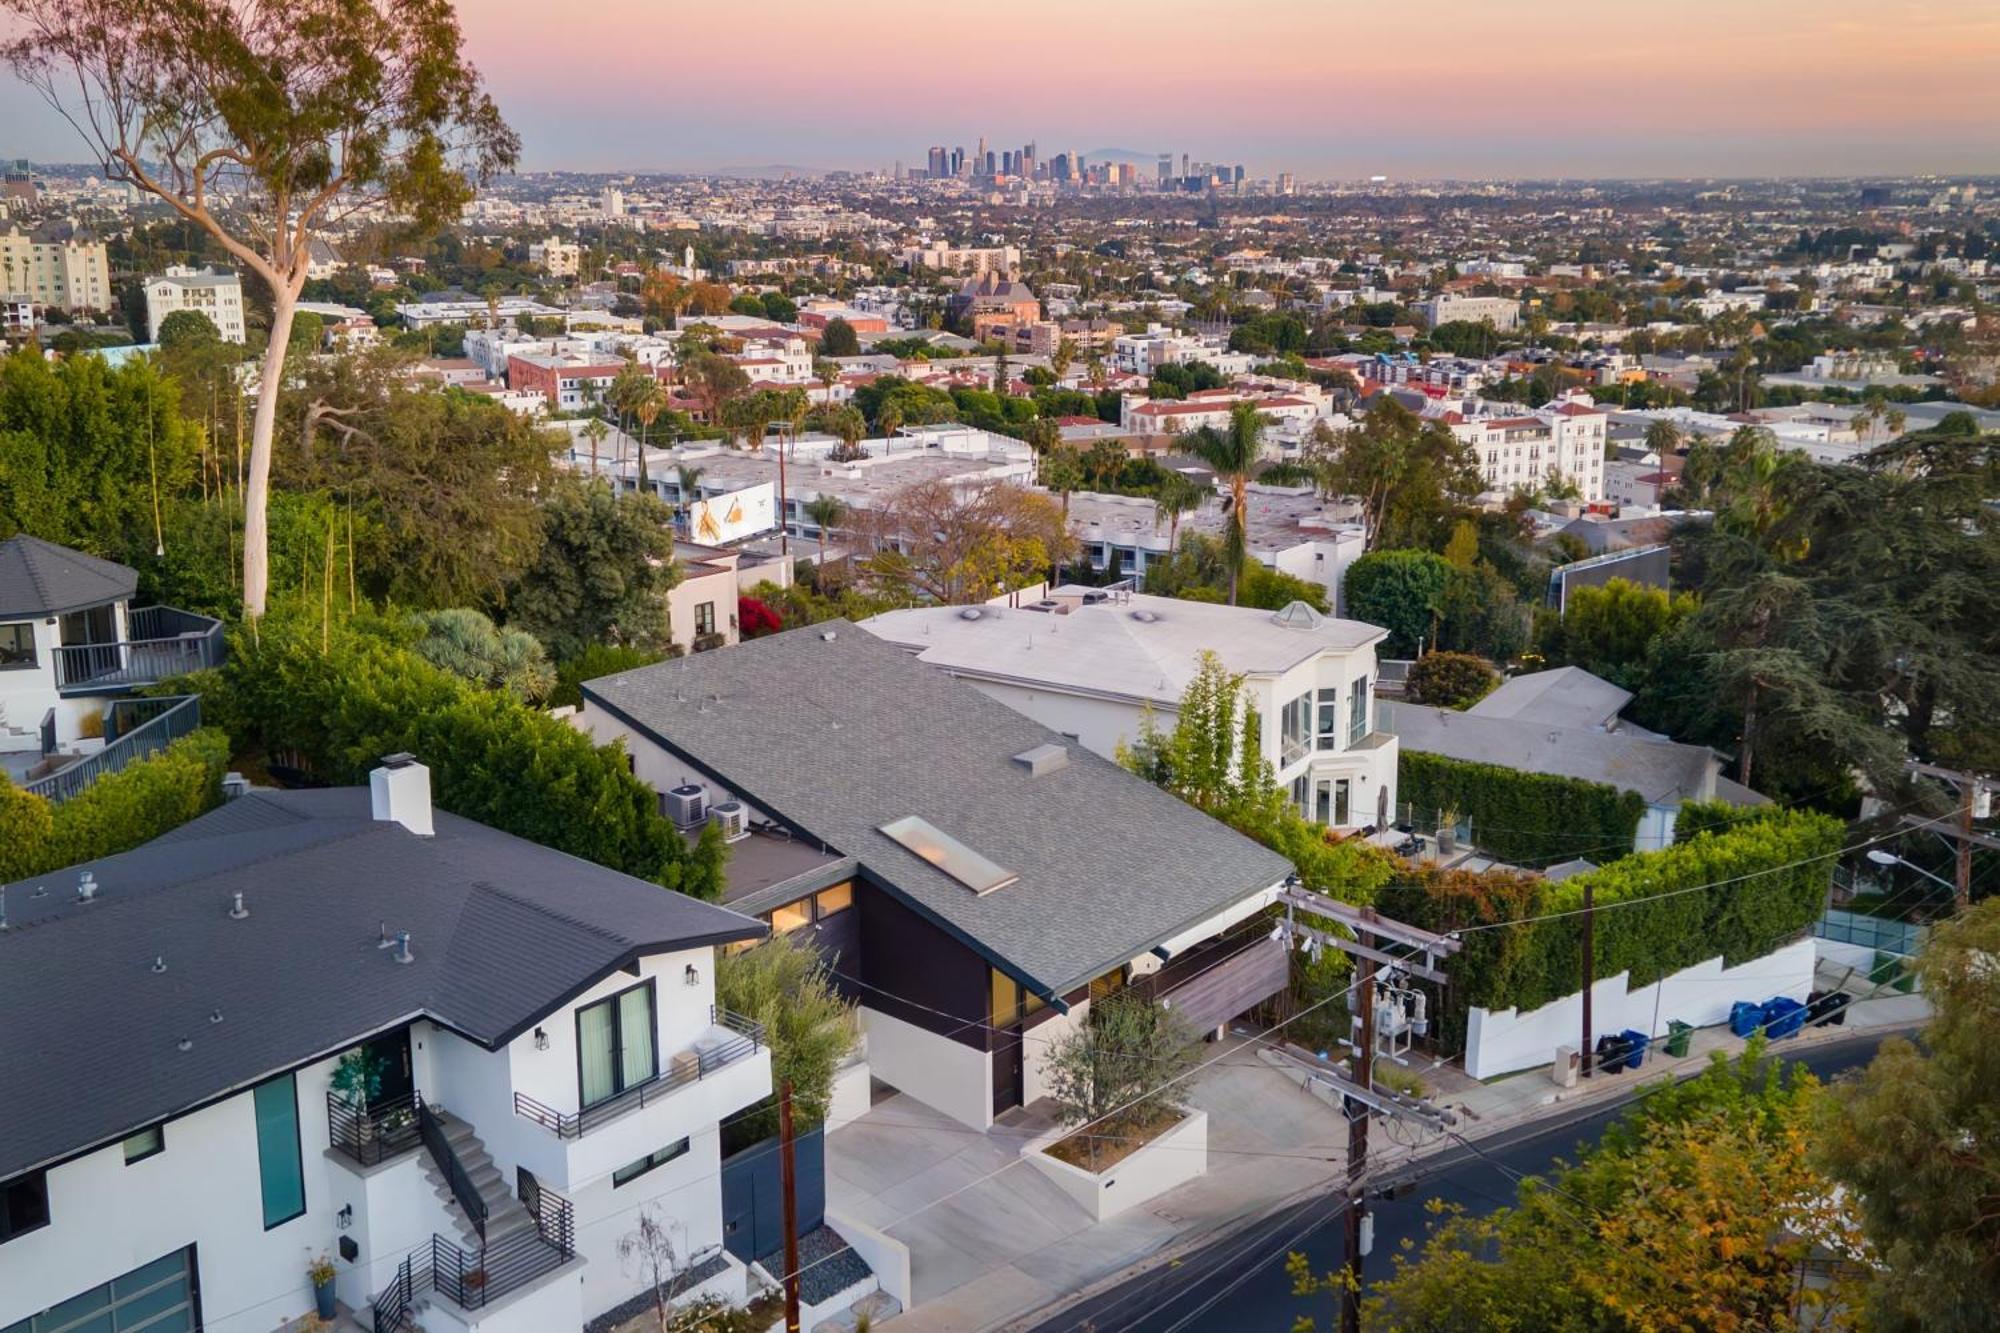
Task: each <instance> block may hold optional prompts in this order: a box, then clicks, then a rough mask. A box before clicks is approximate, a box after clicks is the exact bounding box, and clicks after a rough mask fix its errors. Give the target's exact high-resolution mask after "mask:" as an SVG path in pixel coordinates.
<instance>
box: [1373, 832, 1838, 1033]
mask: <svg viewBox="0 0 2000 1333" xmlns="http://www.w3.org/2000/svg"><path fill="white" fill-rule="evenodd" d="M1693 824H1694V826H1695V827H1697V828H1698V829H1700V830H1701V831H1697V832H1696V833H1695V834H1694V835H1693V836H1691V837H1688V838H1687V839H1685V840H1684V841H1676V842H1675V843H1674V844H1673V845H1672V846H1670V847H1667V848H1665V849H1663V850H1661V851H1657V852H1641V853H1638V854H1636V855H1633V856H1628V857H1626V858H1625V859H1624V860H1622V861H1618V862H1615V863H1613V864H1611V865H1607V866H1602V867H1600V868H1598V869H1596V870H1593V871H1590V872H1588V873H1587V874H1584V875H1577V876H1574V877H1572V878H1570V879H1567V880H1564V881H1563V882H1562V883H1560V884H1552V883H1550V882H1548V881H1547V880H1542V879H1538V878H1536V877H1534V876H1529V875H1514V874H1498V875H1493V874H1488V875H1475V874H1468V873H1464V872H1446V873H1443V874H1438V873H1432V874H1429V875H1426V876H1420V877H1418V878H1417V879H1415V880H1412V881H1408V882H1405V883H1400V884H1397V885H1394V886H1392V887H1391V888H1389V889H1388V890H1385V891H1384V893H1383V894H1382V896H1381V898H1380V900H1379V906H1380V908H1381V910H1382V912H1383V914H1384V915H1386V916H1390V917H1394V918H1396V919H1397V920H1401V921H1408V922H1410V923H1412V924H1416V925H1422V926H1425V927H1427V928H1430V929H1433V930H1458V929H1462V928H1464V927H1468V926H1480V925H1485V924H1487V923H1490V922H1499V921H1507V922H1511V923H1514V924H1508V925H1504V926H1500V927H1498V928H1496V929H1491V930H1473V931H1470V932H1468V933H1466V934H1464V935H1463V936H1462V937H1461V938H1462V940H1463V945H1464V947H1463V948H1462V950H1461V951H1460V952H1459V953H1458V954H1457V955H1456V956H1455V957H1454V958H1453V959H1452V960H1451V963H1450V972H1451V976H1452V984H1451V986H1450V987H1449V989H1448V990H1447V992H1446V999H1445V1004H1444V1006H1443V1012H1442V1014H1441V1015H1440V1028H1441V1039H1442V1040H1444V1041H1445V1042H1446V1043H1447V1048H1448V1049H1450V1048H1452V1047H1454V1046H1457V1045H1462V1044H1463V1041H1464V1036H1465V1019H1466V1013H1467V1011H1468V1009H1469V1008H1470V1007H1471V1006H1473V1005H1477V1006H1479V1007H1481V1008H1484V1009H1508V1008H1514V1009H1520V1010H1523V1011H1525V1010H1529V1009H1535V1008H1539V1007H1540V1006H1542V1005H1544V1004H1547V1003H1549V1002H1550V1001H1552V1000H1557V999H1561V998H1562V997H1563V996H1565V995H1571V994H1574V993H1575V992H1577V991H1579V990H1581V989H1582V987H1583V976H1582V973H1583V956H1582V917H1581V915H1580V914H1577V913H1576V911H1575V909H1577V908H1579V907H1581V906H1582V903H1583V886H1584V884H1585V882H1586V881H1588V882H1589V883H1590V885H1591V886H1592V889H1593V892H1594V894H1595V900H1596V903H1597V906H1598V907H1599V908H1600V909H1606V908H1609V909H1611V910H1599V911H1598V912H1597V913H1596V940H1595V947H1596V972H1597V977H1598V978H1599V979H1602V978H1604V977H1609V976H1615V975H1616V974H1618V973H1620V972H1628V973H1630V978H1629V982H1630V984H1631V985H1633V986H1644V985H1647V984H1649V983H1651V982H1654V981H1657V980H1659V979H1660V978H1661V977H1662V976H1665V975H1667V974H1669V973H1672V972H1676V971H1679V970H1680V969H1682V968H1686V967H1692V966H1693V965H1694V964H1696V963H1699V962H1703V961H1705V960H1707V959H1710V958H1714V957H1716V956H1717V955H1721V957H1722V959H1723V962H1724V964H1725V965H1727V966H1735V965H1736V964H1739V963H1742V962H1745V961H1747V960H1749V959H1752V958H1758V957H1761V956H1763V955H1764V954H1767V953H1769V952H1770V951H1771V950H1772V949H1774V948H1776V947H1778V946H1779V945H1781V944H1783V943H1785V942H1786V941H1787V940H1789V939H1791V938H1793V937H1794V936H1796V935H1798V934H1799V933H1800V932H1801V931H1804V930H1806V929H1807V928H1809V927H1810V926H1811V925H1812V923H1813V921H1815V920H1816V919H1817V918H1818V917H1819V915H1820V913H1821V911H1822V910H1823V909H1824V908H1825V905H1826V898H1827V891H1828V888H1829V886H1830V884H1831V881H1832V877H1833V866H1834V858H1835V855H1836V854H1837V853H1838V851H1839V850H1840V846H1841V839H1842V825H1841V823H1840V821H1839V820H1837V819H1834V818H1832V817H1831V816H1828V815H1822V814H1817V813H1813V812H1810V811H1792V810H1783V809H1779V808H1777V807H1775V806H1767V807H1763V808H1762V809H1758V810H1752V811H1743V812H1731V813H1729V814H1727V815H1717V814H1715V813H1714V812H1712V811H1707V810H1706V809H1704V810H1702V811H1700V812H1698V813H1697V817H1696V819H1695V820H1694V821H1693ZM1710 829H1713V831H1709V830H1710ZM1614 904H1630V905H1627V906H1615V907H1614V906H1613V905H1614ZM1553 913H1571V915H1566V916H1554V917H1553V918H1552V919H1547V920H1533V921H1526V922H1522V921H1521V920H1520V919H1521V918H1531V917H1545V916H1549V915H1550V914H1553Z"/></svg>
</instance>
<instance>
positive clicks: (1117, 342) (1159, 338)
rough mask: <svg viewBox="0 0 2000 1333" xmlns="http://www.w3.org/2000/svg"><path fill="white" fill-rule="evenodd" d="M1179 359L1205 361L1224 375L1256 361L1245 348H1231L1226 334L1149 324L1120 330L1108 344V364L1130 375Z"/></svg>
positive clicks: (1242, 371)
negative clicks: (1131, 330)
mask: <svg viewBox="0 0 2000 1333" xmlns="http://www.w3.org/2000/svg"><path fill="white" fill-rule="evenodd" d="M1181 361H1206V362H1207V363H1208V364H1209V365H1211V366H1214V367H1215V368H1216V369H1217V370H1219V371H1221V372H1222V373H1223V374H1225V375H1240V374H1243V373H1245V372H1246V371H1248V370H1249V369H1250V368H1251V366H1252V365H1254V364H1255V363H1256V358H1254V357H1252V356H1251V355H1250V354H1249V353H1247V352H1232V351H1230V350H1229V342H1228V340H1227V339H1226V338H1204V337H1200V336H1197V335H1195V334H1188V333H1177V332H1175V331H1174V330H1173V329H1170V328H1167V327H1166V326H1164V325H1160V324H1153V325H1150V326H1148V327H1147V329H1146V331H1145V332H1144V333H1127V334H1122V335H1120V336H1119V337H1118V338H1116V339H1114V340H1113V342H1112V344H1111V367H1112V369H1114V370H1122V371H1125V372H1127V373H1128V374H1132V375H1150V374H1152V373H1153V372H1154V371H1156V370H1158V369H1159V368H1160V367H1161V366H1165V365H1171V364H1174V363H1176V362H1181Z"/></svg>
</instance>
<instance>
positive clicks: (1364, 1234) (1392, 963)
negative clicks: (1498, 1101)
mask: <svg viewBox="0 0 2000 1333" xmlns="http://www.w3.org/2000/svg"><path fill="white" fill-rule="evenodd" d="M1278 901H1279V902H1281V903H1283V904H1284V906H1285V919H1284V920H1283V921H1281V922H1279V923H1278V928H1277V930H1276V931H1275V932H1273V935H1272V938H1273V939H1282V940H1284V941H1286V942H1287V943H1288V944H1293V945H1296V944H1299V943H1304V944H1306V945H1307V946H1308V947H1311V948H1323V949H1338V950H1340V951H1341V952H1342V953H1345V954H1348V955H1349V956H1351V957H1352V958H1353V959H1354V989H1353V990H1351V991H1350V992H1348V993H1349V995H1350V996H1352V997H1353V999H1352V1000H1351V1001H1350V1008H1352V1006H1353V1005H1354V1004H1359V1005H1360V1006H1361V1007H1360V1009H1359V1010H1358V1011H1357V1012H1356V1014H1355V1018H1356V1020H1357V1031H1356V1036H1357V1037H1358V1041H1356V1042H1355V1043H1354V1070H1353V1073H1352V1075H1351V1076H1347V1075H1341V1074H1339V1073H1336V1072H1333V1071H1329V1070H1323V1069H1321V1068H1320V1067H1318V1066H1317V1065H1311V1066H1308V1068H1307V1073H1306V1085H1307V1087H1308V1088H1311V1087H1314V1086H1320V1087H1326V1088H1328V1089H1330V1090H1332V1091H1334V1092H1337V1093H1339V1094H1340V1108H1341V1111H1342V1113H1343V1114H1345V1115H1346V1116H1347V1267H1346V1277H1345V1280H1344V1281H1343V1282H1342V1284H1341V1287H1342V1290H1341V1296H1340V1325H1341V1328H1342V1330H1343V1333H1360V1330H1361V1260H1362V1258H1363V1250H1364V1248H1365V1247H1366V1246H1367V1243H1368V1238H1369V1237H1370V1236H1372V1235H1373V1229H1372V1228H1371V1227H1370V1226H1369V1225H1368V1223H1369V1218H1368V1197H1367V1195H1368V1191H1367V1183H1366V1176H1367V1172H1368V1119H1369V1116H1370V1115H1372V1114H1375V1113H1378V1112H1379V1113H1380V1114H1382V1115H1386V1116H1393V1117H1395V1118H1397V1119H1399V1120H1407V1121H1412V1122H1415V1123H1418V1124H1422V1125H1425V1126H1427V1127H1429V1128H1431V1129H1433V1130H1443V1129H1444V1128H1445V1127H1447V1126H1449V1125H1454V1124H1457V1123H1458V1121H1457V1117H1455V1116H1453V1115H1452V1114H1451V1113H1450V1112H1449V1111H1445V1110H1443V1109H1441V1108H1439V1107H1436V1106H1433V1105H1431V1104H1430V1103H1429V1102H1427V1101H1424V1100H1423V1099H1421V1098H1417V1097H1409V1096H1405V1095H1403V1094H1401V1093H1396V1092H1377V1091H1376V1090H1375V998H1376V989H1377V987H1376V978H1377V972H1376V969H1377V967H1378V966H1381V967H1386V968H1388V969H1389V984H1390V986H1391V987H1395V986H1396V985H1398V984H1399V983H1401V984H1403V985H1407V984H1408V982H1409V981H1410V979H1412V978H1415V979H1420V980H1423V981H1428V982H1430V983H1432V984H1433V985H1437V986H1443V985H1445V984H1447V982H1448V981H1449V980H1450V979H1449V978H1448V977H1447V976H1446V975H1445V974H1444V973H1443V972H1442V971H1440V970H1439V966H1440V964H1441V963H1442V962H1443V961H1444V960H1445V959H1446V958H1449V957H1451V956H1452V955H1453V954H1455V953H1457V952H1458V951H1459V950H1460V948H1461V947H1463V946H1462V945H1461V944H1460V942H1459V941H1458V940H1457V939H1456V938H1454V937H1452V936H1449V935H1438V934H1434V933H1432V932H1431V931H1428V930H1423V929H1420V928H1419V927H1416V926H1411V925H1405V924H1404V923H1403V922H1401V921H1395V920H1392V919H1390V918H1389V917H1385V916H1381V915H1379V914H1378V913H1377V912H1376V911H1375V909H1374V908H1372V907H1356V906H1355V905H1354V904H1352V903H1344V902H1340V901H1338V900H1337V899H1333V898H1329V897H1327V896H1326V895H1325V894H1323V893H1315V892H1313V891H1312V890H1310V889H1307V888H1304V887H1301V886H1300V884H1299V881H1298V877H1297V876H1296V875H1294V876H1293V877H1292V878H1290V879H1288V880H1286V881H1285V891H1284V892H1283V893H1281V894H1279V895H1278ZM1296 912H1308V913H1310V914H1311V915H1312V916H1314V917H1316V918H1319V919H1320V920H1322V921H1325V922H1331V923H1333V924H1334V925H1337V926H1341V927H1345V928H1346V929H1347V930H1349V931H1351V932H1353V935H1354V938H1353V939H1348V938H1347V937H1346V936H1344V935H1340V934H1336V933H1333V932H1332V931H1328V930H1323V929H1320V928H1319V927H1318V926H1316V925H1308V924H1307V923H1305V922H1303V921H1299V920H1298V919H1296V917H1295V915H1294V914H1295V913H1296ZM1421 1000H1422V997H1421V996H1418V997H1416V1004H1415V1007H1414V1008H1413V1009H1411V1010H1410V1011H1409V1012H1408V1013H1407V1014H1406V1015H1405V1018H1406V1023H1405V1026H1404V1031H1405V1032H1407V1033H1411V1034H1415V1033H1421V1032H1423V1031H1424V1030H1425V1029H1424V1026H1423V1023H1422V1013H1423V1008H1422V1003H1421ZM1398 1012H1402V1011H1401V1010H1399V1011H1398ZM1301 1063H1303V1062H1301ZM1357 1112H1358V1114H1357Z"/></svg>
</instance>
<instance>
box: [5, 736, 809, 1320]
mask: <svg viewBox="0 0 2000 1333" xmlns="http://www.w3.org/2000/svg"><path fill="white" fill-rule="evenodd" d="M37 885H44V886H46V887H47V889H48V892H47V893H46V894H40V895H38V894H36V893H34V892H33V891H32V890H33V889H34V888H35V886H37ZM6 902H7V920H8V924H9V926H10V927H11V929H10V930H9V931H7V932H6V933H4V934H0V1007H4V1011H5V1013H6V1014H7V1021H6V1022H5V1023H4V1024H0V1087H4V1088H5V1090H6V1092H5V1104H6V1113H5V1115H4V1116H0V1328H5V1329H7V1330H8V1333H22V1330H32V1331H33V1333H45V1331H46V1333H54V1331H55V1330H58V1329H60V1330H64V1331H65V1333H69V1331H70V1330H77V1331H81V1330H98V1329H103V1330H112V1329H135V1330H136V1329H147V1330H174V1329H179V1330H194V1329H204V1330H207V1333H266V1330H271V1329H277V1328H292V1327H297V1326H298V1325H297V1324H296V1323H291V1322H288V1321H295V1320H298V1319H299V1318H300V1317H301V1316H303V1315H304V1314H306V1313H307V1312H308V1311H310V1310H311V1309H312V1308H313V1304H314V1295H313V1292H312V1290H311V1288H310V1286H309V1284H308V1280H307V1276H306V1266H307V1263H308V1262H309V1261H310V1260H312V1259H313V1258H314V1257H316V1256H325V1257H326V1258H327V1259H328V1260H329V1261H330V1262H331V1264H332V1267H333V1269H334V1271H335V1278H334V1287H335V1292H336V1294H337V1296H338V1298H339V1300H340V1301H341V1302H342V1303H343V1304H344V1305H345V1306H346V1307H347V1308H348V1309H349V1310H351V1311H353V1312H354V1313H355V1315H356V1316H357V1317H358V1319H359V1321H360V1322H361V1326H362V1327H364V1328H373V1329H377V1330H406V1329H409V1328H412V1327H414V1326H415V1324H416V1323H419V1322H420V1323H421V1326H422V1327H423V1328H425V1329H427V1330H430V1331H431V1333H470V1331H471V1330H482V1331H483V1333H578V1330H580V1329H581V1328H582V1327H583V1325H584V1323H585V1321H586V1320H588V1319H590V1318H592V1317H595V1316H597V1315H599V1314H602V1313H604V1312H606V1311H608V1310H611V1309H612V1308H614V1307H616V1306H617V1305H619V1304H620V1303H622V1302H624V1301H626V1300H628V1299H630V1298H632V1297H633V1296H635V1295H637V1294H638V1293H639V1292H641V1291H643V1290H645V1289H646V1288H647V1286H648V1281H647V1275H645V1274H644V1273H642V1271H641V1269H640V1267H639V1266H638V1265H636V1264H634V1263H632V1262H631V1261H630V1260H628V1259H625V1258H623V1257H622V1256H621V1255H620V1253H619V1243H620V1241H621V1240H624V1239H625V1238H626V1237H628V1236H630V1235H632V1234H633V1233H634V1232H635V1231H636V1230H637V1229H638V1226H639V1222H640V1220H641V1218H642V1217H645V1216H650V1217H652V1218H654V1219H655V1220H656V1221H657V1222H658V1223H659V1224H660V1225H661V1226H662V1227H663V1228H664V1229H665V1231H666V1233H667V1234H668V1235H670V1236H671V1237H672V1240H673V1243H674V1246H675V1250H676V1253H677V1254H678V1255H679V1256H680V1259H681V1261H682V1262H683V1263H689V1262H693V1263H694V1264H697V1265H700V1266H701V1276H699V1277H698V1279H697V1286H698V1288H699V1289H701V1290H706V1291H713V1292H715V1293H717V1294H719V1295H722V1296H724V1297H726V1298H730V1299H737V1300H740V1299H741V1298H742V1296H743V1294H744V1272H745V1270H744V1268H743V1266H742V1265H741V1264H740V1263H738V1262H736V1261H735V1260H734V1259H733V1258H730V1257H729V1256H727V1255H726V1254H725V1253H724V1252H723V1251H722V1249H721V1243H722V1239H723V1229H724V1224H723V1209H722V1187H721V1183H720V1180H719V1179H718V1174H717V1173H718V1170H719V1141H720V1135H719V1132H718V1122H720V1121H722V1120H724V1119H726V1118H728V1117H730V1116H732V1115H734V1114H735V1113H737V1112H738V1111H741V1110H742V1109H743V1108H745V1107H747V1106H750V1105H752V1104H753V1103H755V1102H757V1101H759V1100H760V1099H762V1098H764V1097H765V1096H767V1095H768V1094H769V1092H770V1089H771V1064H770V1052H769V1049H768V1048H767V1047H766V1046H765V1044H764V1041H763V1038H762V1032H761V1030H760V1029H759V1028H757V1027H756V1026H755V1025H754V1024H750V1023H748V1022H746V1021H744V1020H741V1019H737V1018H735V1017H733V1016H731V1015H729V1014H727V1013H726V1012H722V1011H719V1010H717V1009H716V1008H715V1007H714V1002H715V991H714V980H715V954H716V949H717V947H718V946H720V945H724V944H728V943H731V942H734V941H739V940H751V939H755V938H759V937H761V936H762V935H764V933H765V927H764V926H763V925H762V924H761V923H759V922H757V921H754V920H751V919H750V918H748V917H744V916H741V915H738V914H737V913H734V912H731V911H728V910H726V909H724V908H721V907H716V906H713V905H710V904H708V903H704V902H701V901H698V900H696V899H694V898H691V897H688V896H686V895H683V894H678V893H667V892H663V891H662V890H661V889H660V887H659V886H658V885H656V884H649V883H645V882H643V881H640V880H637V879H633V878H631V877H629V876H626V875H623V874H619V873H617V872H615V871H611V870H607V869H605V868H603V867H601V866H597V865H593V864H591V863H590V862H587V861H583V860H579V859H577V858H575V857H571V856H566V855H563V854H561V853H558V852H554V851H550V850H548V849H546V848H543V847H540V846H537V845H535V844H533V843H529V842H526V841H523V840H522V839H519V838H516V837H513V836H512V835H510V834H505V833H501V832H498V831H496V830H494V829H491V828H487V827H485V826H484V825H480V824H476V823H473V822H472V821H470V820H465V819H460V818H458V817H456V816H453V815H449V814H446V813H444V812H442V811H433V810H432V808H431V802H430V778H429V773H428V772H427V770H426V769H425V768H424V766H423V765H421V764H418V763H415V762H413V761H411V760H410V758H409V756H407V755H399V756H392V757H391V758H390V759H387V760H385V761H384V765H383V767H381V768H379V769H377V770H376V771H375V772H374V774H373V775H372V776H371V783H370V787H369V788H368V789H362V788H358V787H347V788H333V789H322V790H316V791H292V792H278V791H262V790H259V791H254V792H251V793H249V794H247V795H243V796H240V797H238V798H237V799H235V800H234V801H231V802H229V803H228V804H226V805H224V806H222V807H221V808H219V809H217V810H215V811H213V812H211V813H209V814H207V815H204V816H202V817H200V818H198V819H196V820H194V821H193V822H191V823H189V824H186V825H184V826H182V827H181V828H179V829H176V830H175V831H173V832H172V833H169V834H167V835H166V836H165V837H163V838H160V839H157V840H155V841H154V842H151V843H148V844H146V845H145V846H142V847H140V848H137V849H135V850H133V851H130V852H125V853H123V854H120V855H117V856H111V857H106V858H104V859H102V860H99V861H97V862H94V863H91V864H88V865H84V866H79V867H73V868H71V869H70V870H68V871H64V872H60V873H59V874H56V875H45V876H40V877H38V878H37V879H36V880H34V881H29V882H26V883H22V884H15V885H12V886H9V892H8V894H7V898H6ZM80 1034H87V1036H81V1037H80ZM343 1070H346V1071H348V1073H347V1074H346V1075H343ZM343 1078H350V1079H351V1083H349V1082H343V1081H341V1080H343ZM371 1304H372V1306H373V1309H372V1310H371V1308H370V1307H371ZM341 1327H343V1328H345V1327H347V1325H346V1324H345V1323H343V1324H342V1325H341Z"/></svg>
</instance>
